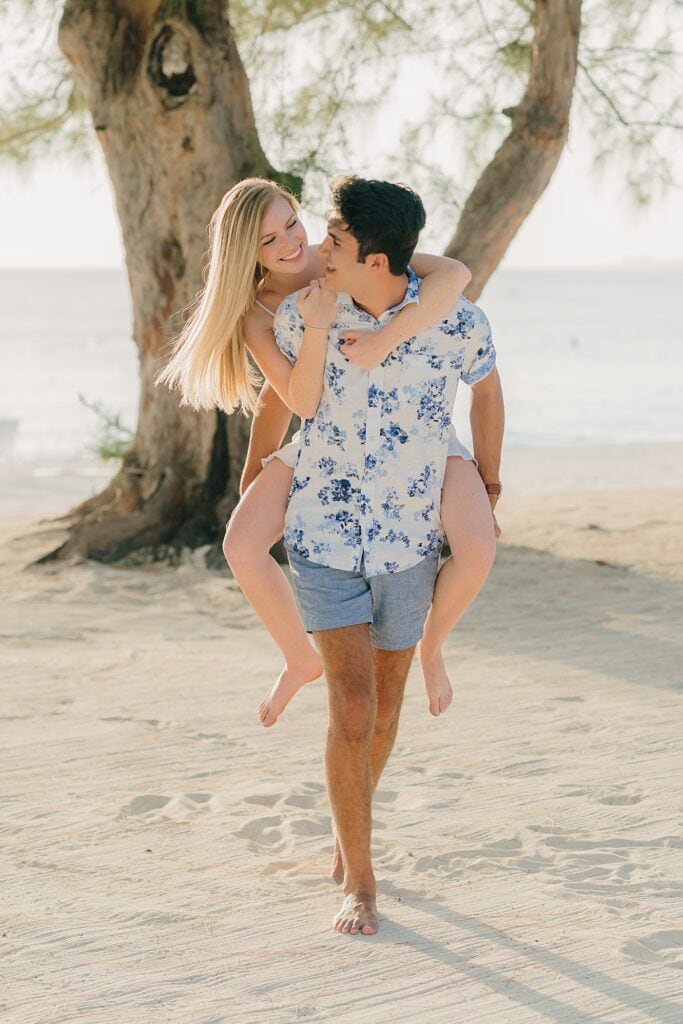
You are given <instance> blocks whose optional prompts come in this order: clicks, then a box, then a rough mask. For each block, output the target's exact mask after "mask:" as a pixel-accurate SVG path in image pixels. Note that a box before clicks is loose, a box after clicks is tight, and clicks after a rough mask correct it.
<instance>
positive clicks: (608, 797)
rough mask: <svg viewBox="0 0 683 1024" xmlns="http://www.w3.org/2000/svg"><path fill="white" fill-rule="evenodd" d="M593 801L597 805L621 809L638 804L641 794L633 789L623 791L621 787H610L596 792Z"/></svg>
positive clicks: (641, 797)
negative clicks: (595, 801) (594, 800)
mask: <svg viewBox="0 0 683 1024" xmlns="http://www.w3.org/2000/svg"><path fill="white" fill-rule="evenodd" d="M594 795H595V799H596V800H597V802H598V803H599V804H604V805H605V806H607V807H623V806H625V805H628V804H639V803H640V801H641V800H642V799H643V794H642V793H638V792H637V791H636V790H634V789H624V787H623V786H611V787H609V788H608V789H602V790H598V792H596V793H595V794H594Z"/></svg>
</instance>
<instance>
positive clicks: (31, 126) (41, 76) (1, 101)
mask: <svg viewBox="0 0 683 1024" xmlns="http://www.w3.org/2000/svg"><path fill="white" fill-rule="evenodd" d="M61 6H62V5H61V4H60V3H55V2H54V0H23V3H15V4H14V5H13V6H10V5H7V6H2V7H0V37H2V39H3V53H4V56H5V61H4V64H5V67H4V70H5V75H4V77H3V79H2V82H1V83H0V160H3V161H5V162H10V163H12V164H19V165H26V164H28V163H30V162H31V161H32V160H35V159H37V158H38V157H41V156H43V155H44V154H45V153H46V152H48V151H50V152H51V153H55V152H61V153H65V152H67V153H68V152H77V153H79V154H81V155H82V154H84V153H86V152H88V151H89V150H90V148H91V146H92V141H93V133H92V125H91V123H90V118H89V117H88V114H87V110H86V107H85V103H84V101H83V98H82V96H81V95H80V93H79V91H78V89H77V88H76V86H75V84H74V82H73V79H72V77H71V72H70V68H69V66H68V64H67V62H66V61H65V60H64V58H63V57H62V56H61V54H60V53H59V51H58V49H57V43H56V37H57V24H58V20H59V14H60V11H61Z"/></svg>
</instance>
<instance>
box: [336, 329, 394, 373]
mask: <svg viewBox="0 0 683 1024" xmlns="http://www.w3.org/2000/svg"><path fill="white" fill-rule="evenodd" d="M342 337H343V341H342V347H341V353H342V355H343V356H345V357H346V358H347V359H348V361H349V362H350V363H353V365H354V366H357V367H359V369H361V370H367V371H368V372H369V371H370V370H374V369H375V367H377V366H379V364H380V363H383V362H384V360H385V359H386V357H387V356H388V355H389V353H390V352H391V348H389V347H387V343H386V341H385V340H384V335H383V332H382V331H344V334H343V335H342Z"/></svg>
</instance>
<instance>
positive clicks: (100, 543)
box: [47, 0, 283, 561]
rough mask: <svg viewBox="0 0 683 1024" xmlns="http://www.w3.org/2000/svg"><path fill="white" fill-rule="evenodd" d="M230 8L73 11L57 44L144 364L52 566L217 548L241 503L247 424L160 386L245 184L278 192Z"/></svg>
mask: <svg viewBox="0 0 683 1024" xmlns="http://www.w3.org/2000/svg"><path fill="white" fill-rule="evenodd" d="M224 8H225V4H224V2H223V0H203V2H201V3H198V2H196V0H184V2H183V0H165V2H160V0H67V2H66V3H65V4H64V9H63V14H62V19H61V23H60V29H59V43H60V46H61V49H62V51H63V52H64V54H65V55H66V57H67V58H68V59H69V61H70V62H71V65H72V67H73V72H74V75H75V77H76V79H77V81H78V83H79V85H80V87H81V88H82V90H83V92H84V94H85V96H86V100H87V103H88V106H89V109H90V111H91V114H92V118H93V124H94V127H95V131H96V133H97V137H98V139H99V141H100V144H101V146H102V149H103V150H104V154H105V158H106V162H107V168H108V171H109V175H110V178H111V181H112V185H113V188H114V193H115V197H116V206H117V210H118V216H119V221H120V225H121V232H122V235H123V242H124V247H125V252H126V265H127V270H128V278H129V281H130V288H131V293H132V300H133V313H134V325H133V329H134V337H135V341H136V343H137V346H138V350H139V358H140V407H139V415H138V423H137V430H136V433H135V437H134V440H133V443H132V446H131V448H130V451H129V452H128V454H127V455H126V457H125V459H124V460H123V465H122V467H121V469H120V471H119V472H118V473H117V475H116V476H115V477H114V479H113V480H112V481H111V483H110V484H109V485H108V487H106V488H105V490H104V491H103V492H102V493H101V494H98V495H97V496H96V497H94V498H92V499H90V500H89V501H86V502H84V503H83V504H82V505H80V506H79V507H78V508H76V509H74V510H73V511H72V512H71V513H69V515H68V516H67V517H65V518H66V521H67V526H68V528H69V538H68V539H67V541H66V543H65V544H63V545H62V546H61V547H60V548H59V549H57V551H55V552H52V553H51V554H50V555H48V556H47V558H55V557H57V558H66V557H74V556H85V557H91V558H96V559H99V560H101V561H113V560H115V559H118V558H121V557H122V556H124V555H126V554H127V553H129V552H130V551H132V550H134V549H136V548H141V547H145V548H152V549H158V548H159V546H166V545H171V546H172V547H176V548H180V547H182V546H197V545H199V544H203V543H209V542H212V541H215V540H217V539H218V538H219V537H220V534H221V533H222V529H223V525H224V523H225V520H226V518H227V516H228V514H229V512H230V510H231V508H232V507H233V505H234V504H235V502H236V499H237V496H238V484H239V473H240V468H241V464H242V459H243V454H244V452H245V450H246V441H247V435H248V423H247V422H246V421H245V420H244V418H243V417H241V416H231V417H226V416H225V415H224V414H222V413H219V412H212V413H203V414H197V413H195V412H194V411H192V410H190V409H187V408H180V406H179V402H178V395H177V393H172V392H170V391H169V390H168V389H167V388H163V387H160V388H157V387H155V386H154V377H155V374H156V373H157V371H158V369H159V367H160V365H161V363H162V358H163V355H164V352H165V349H166V346H167V345H168V343H169V339H171V338H172V337H174V336H175V335H176V334H177V333H178V331H179V330H180V327H181V325H182V313H181V312H180V311H182V310H183V308H184V307H186V306H187V305H188V303H190V302H191V301H192V299H193V298H194V297H195V295H196V294H197V293H198V292H199V291H200V290H201V287H202V269H203V264H204V260H205V253H206V250H207V248H208V239H207V234H206V228H207V225H208V222H209V220H210V218H211V215H212V214H213V211H214V210H215V208H216V207H217V205H218V203H219V202H220V199H221V197H222V196H223V194H224V193H225V191H226V190H227V189H228V188H230V187H231V186H232V185H233V184H234V183H235V182H237V181H239V180H240V179H241V178H244V177H247V176H249V175H254V174H257V175H263V176H268V177H275V178H279V179H280V180H282V177H283V176H282V175H277V174H276V173H275V172H274V171H273V169H272V168H271V167H270V165H269V164H268V161H267V160H266V157H265V156H264V154H263V151H262V150H261V146H260V144H259V140H258V136H257V133H256V127H255V123H254V117H253V112H252V107H251V99H250V94H249V84H248V81H247V77H246V75H245V72H244V69H243V67H242V64H241V61H240V58H239V55H238V53H237V49H236V46H235V43H234V40H233V36H232V31H231V28H230V25H229V23H228V21H227V18H226V17H225V15H224Z"/></svg>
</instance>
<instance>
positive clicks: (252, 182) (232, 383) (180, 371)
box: [156, 178, 298, 415]
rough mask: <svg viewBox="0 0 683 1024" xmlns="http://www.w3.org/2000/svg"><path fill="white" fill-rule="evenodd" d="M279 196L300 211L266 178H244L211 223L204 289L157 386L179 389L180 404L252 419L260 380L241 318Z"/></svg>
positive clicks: (261, 275) (260, 275) (257, 282)
mask: <svg viewBox="0 0 683 1024" xmlns="http://www.w3.org/2000/svg"><path fill="white" fill-rule="evenodd" d="M278 197H282V198H284V199H286V200H287V202H288V203H289V205H290V206H291V207H292V209H293V210H294V211H297V210H298V204H297V201H296V199H295V198H294V196H293V195H291V193H289V192H287V191H286V190H285V189H283V188H281V187H280V186H279V185H276V184H275V183H274V182H272V181H268V180H266V179H265V178H245V180H244V181H240V182H238V184H237V185H235V186H234V187H233V188H231V189H230V191H229V192H226V194H225V195H224V196H223V199H222V200H221V203H220V206H219V207H218V209H217V210H216V212H215V213H214V215H213V217H212V218H211V223H210V224H209V239H210V242H211V247H210V253H209V264H208V268H207V272H206V285H205V287H204V290H203V292H201V293H200V295H198V297H197V299H196V302H195V307H194V310H193V312H192V314H191V315H190V318H189V319H188V321H187V323H186V324H185V326H184V328H183V330H182V332H181V334H180V336H179V337H178V339H177V341H176V342H175V344H174V346H173V350H172V352H171V356H170V359H169V361H168V363H167V365H166V366H165V367H164V369H163V370H162V371H161V373H159V374H158V376H157V378H156V383H157V384H167V385H168V386H169V387H170V388H178V390H179V391H180V394H181V404H182V405H191V406H192V407H193V408H194V409H213V408H215V407H216V406H218V408H220V409H223V410H224V411H225V412H228V413H231V412H234V410H235V409H240V410H241V411H242V412H243V413H244V414H245V415H246V414H247V413H253V412H254V411H255V410H256V407H257V404H258V397H257V394H256V385H257V384H258V383H259V381H260V377H259V375H258V373H257V372H256V370H255V368H254V367H253V366H252V364H251V363H250V362H249V355H248V353H247V349H246V346H245V343H244V318H245V316H246V314H247V313H248V312H249V310H250V309H251V308H252V306H253V305H254V300H255V299H256V297H257V295H258V291H259V287H260V286H261V285H262V283H263V281H264V279H265V276H266V271H264V269H263V267H262V266H261V265H260V263H259V250H260V248H261V224H262V222H263V217H264V215H265V212H266V210H267V209H268V207H269V206H270V204H271V203H272V201H273V200H274V199H276V198H278Z"/></svg>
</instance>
